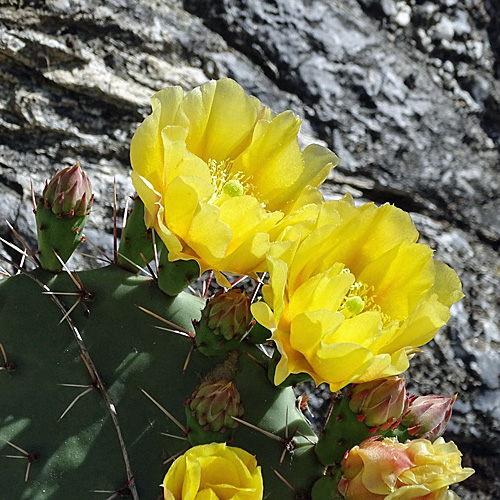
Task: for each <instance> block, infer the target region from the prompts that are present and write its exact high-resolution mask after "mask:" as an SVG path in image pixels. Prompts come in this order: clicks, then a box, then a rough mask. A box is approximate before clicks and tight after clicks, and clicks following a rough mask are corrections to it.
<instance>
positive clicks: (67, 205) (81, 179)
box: [42, 163, 94, 217]
mask: <svg viewBox="0 0 500 500" xmlns="http://www.w3.org/2000/svg"><path fill="white" fill-rule="evenodd" d="M42 198H43V204H44V206H45V208H47V209H51V210H52V212H53V213H54V214H56V215H65V216H67V217H73V216H74V215H76V216H78V217H80V216H82V215H87V214H88V213H89V210H90V207H91V206H92V203H93V201H94V196H93V194H92V185H91V183H90V180H89V178H88V177H87V175H86V174H85V172H84V171H83V170H82V168H81V167H80V164H79V163H77V164H76V165H74V166H73V167H68V168H63V169H62V170H58V171H57V172H56V173H55V175H54V177H52V179H51V181H50V182H48V183H46V184H45V188H44V190H43V194H42Z"/></svg>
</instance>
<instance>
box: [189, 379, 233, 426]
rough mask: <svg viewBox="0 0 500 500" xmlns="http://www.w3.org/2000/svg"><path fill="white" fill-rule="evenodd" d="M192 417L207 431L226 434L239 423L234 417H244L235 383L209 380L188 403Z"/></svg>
mask: <svg viewBox="0 0 500 500" xmlns="http://www.w3.org/2000/svg"><path fill="white" fill-rule="evenodd" d="M186 403H187V406H188V408H189V410H190V411H191V415H192V416H193V417H194V418H196V420H197V422H198V423H199V424H200V425H201V426H202V427H203V428H204V429H205V430H206V431H214V432H221V433H224V432H226V430H227V429H234V428H235V427H237V425H238V422H236V420H233V418H232V417H238V418H239V417H241V416H243V404H242V403H241V399H240V393H239V391H238V389H237V388H236V386H235V385H234V384H233V382H228V381H227V380H217V381H213V380H207V381H206V382H203V383H202V384H201V385H200V386H199V387H198V389H196V391H195V392H194V393H193V396H192V397H191V399H189V400H188V401H187V402H186Z"/></svg>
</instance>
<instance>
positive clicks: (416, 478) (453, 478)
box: [338, 438, 474, 500]
mask: <svg viewBox="0 0 500 500" xmlns="http://www.w3.org/2000/svg"><path fill="white" fill-rule="evenodd" d="M461 457H462V454H461V453H460V451H459V450H458V448H457V446H456V445H455V443H453V442H452V441H450V442H448V443H447V442H445V441H444V439H443V438H438V439H437V440H436V441H434V443H431V442H430V441H428V440H426V439H415V440H414V441H407V442H406V443H404V444H403V443H399V442H398V441H397V439H395V438H385V439H383V440H382V441H374V440H372V439H367V440H366V441H364V442H363V443H361V444H360V445H359V446H355V447H354V448H352V449H351V450H350V451H349V452H348V454H347V455H346V457H344V460H343V461H342V470H343V476H342V478H341V479H340V482H339V485H338V490H339V493H340V494H341V495H342V496H343V497H344V498H345V499H346V500H410V499H411V500H453V499H457V500H458V496H457V495H456V494H455V493H453V492H452V491H451V490H449V489H448V487H449V486H450V485H451V484H454V483H458V482H460V481H463V480H464V479H467V478H468V477H469V476H470V475H471V474H473V473H474V470H473V469H470V468H467V467H466V468H463V467H462V463H461Z"/></svg>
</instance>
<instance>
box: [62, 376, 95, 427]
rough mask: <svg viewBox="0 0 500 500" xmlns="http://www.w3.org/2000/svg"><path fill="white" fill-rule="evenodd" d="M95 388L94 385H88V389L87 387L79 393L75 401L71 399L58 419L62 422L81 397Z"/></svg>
mask: <svg viewBox="0 0 500 500" xmlns="http://www.w3.org/2000/svg"><path fill="white" fill-rule="evenodd" d="M75 387H76V386H75ZM94 389H95V387H94V386H93V385H91V386H87V389H85V390H84V391H83V392H81V393H80V394H78V396H76V398H75V399H73V401H71V403H70V404H69V406H68V407H67V408H66V409H65V410H64V411H63V413H62V415H61V416H60V417H59V418H58V419H57V421H58V422H60V421H61V420H62V419H63V418H64V417H65V415H66V414H67V413H68V412H69V410H71V408H73V406H75V404H76V402H77V401H78V400H79V399H80V398H83V396H85V394H88V393H89V392H90V391H93V390H94Z"/></svg>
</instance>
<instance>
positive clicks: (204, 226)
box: [186, 203, 232, 264]
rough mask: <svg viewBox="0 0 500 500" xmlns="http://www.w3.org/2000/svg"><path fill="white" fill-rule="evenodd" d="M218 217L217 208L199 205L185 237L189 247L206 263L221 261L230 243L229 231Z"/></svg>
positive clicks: (230, 234) (230, 235)
mask: <svg viewBox="0 0 500 500" xmlns="http://www.w3.org/2000/svg"><path fill="white" fill-rule="evenodd" d="M219 216H220V212H219V208H218V207H214V206H212V205H208V204H205V203H199V204H198V207H197V210H196V212H195V214H194V216H193V220H192V222H191V227H190V228H189V233H188V235H187V237H186V241H187V242H188V243H189V246H190V247H191V248H192V249H193V250H194V251H195V252H196V253H197V254H198V255H199V256H200V257H201V258H202V259H203V260H205V261H206V262H207V263H214V264H215V263H216V262H217V261H219V260H220V259H222V258H223V257H224V255H225V254H226V250H227V247H228V246H229V242H230V241H231V237H232V233H231V229H229V227H227V225H226V224H224V223H223V222H221V221H220V218H219Z"/></svg>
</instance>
